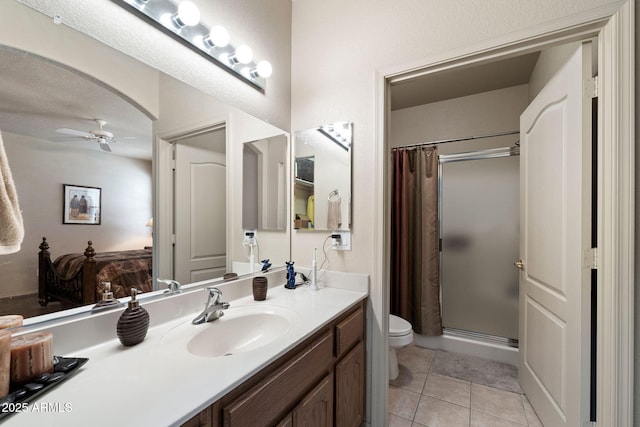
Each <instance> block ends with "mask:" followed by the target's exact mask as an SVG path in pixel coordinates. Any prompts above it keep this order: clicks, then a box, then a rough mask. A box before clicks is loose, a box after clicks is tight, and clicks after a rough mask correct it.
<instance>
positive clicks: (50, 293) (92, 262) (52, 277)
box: [38, 237, 153, 306]
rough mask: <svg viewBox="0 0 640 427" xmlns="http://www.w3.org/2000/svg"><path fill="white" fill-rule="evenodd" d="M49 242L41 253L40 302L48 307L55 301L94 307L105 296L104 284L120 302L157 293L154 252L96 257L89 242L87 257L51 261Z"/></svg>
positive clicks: (41, 249)
mask: <svg viewBox="0 0 640 427" xmlns="http://www.w3.org/2000/svg"><path fill="white" fill-rule="evenodd" d="M49 249H50V247H49V243H48V242H47V238H46V237H43V238H42V243H41V244H40V252H38V267H39V269H38V272H39V273H38V301H39V303H40V305H42V306H46V305H47V304H48V303H49V302H51V301H64V302H68V303H72V304H75V305H85V304H93V303H95V302H97V301H98V300H99V299H100V298H101V294H102V293H103V292H104V289H105V286H104V282H111V290H112V292H113V293H114V296H115V297H116V298H124V297H127V296H130V295H131V288H136V289H138V291H139V292H149V291H151V290H152V289H153V279H152V269H151V259H152V251H151V249H150V248H145V249H135V250H127V251H117V252H103V253H96V251H95V249H94V248H93V243H92V242H91V241H89V242H88V246H87V248H86V249H85V250H84V253H82V254H79V253H73V254H65V255H61V256H58V257H57V258H56V259H55V261H52V260H51V252H50V251H49Z"/></svg>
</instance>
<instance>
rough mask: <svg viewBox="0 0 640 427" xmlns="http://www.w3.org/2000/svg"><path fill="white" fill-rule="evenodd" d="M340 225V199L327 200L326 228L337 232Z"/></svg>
mask: <svg viewBox="0 0 640 427" xmlns="http://www.w3.org/2000/svg"><path fill="white" fill-rule="evenodd" d="M340 224H342V218H341V217H340V198H337V199H331V198H330V199H329V208H328V209H327V228H328V229H329V230H338V229H339V228H340Z"/></svg>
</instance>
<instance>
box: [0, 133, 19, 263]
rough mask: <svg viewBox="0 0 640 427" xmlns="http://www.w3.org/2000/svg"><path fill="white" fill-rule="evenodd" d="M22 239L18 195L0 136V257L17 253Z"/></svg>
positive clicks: (0, 135)
mask: <svg viewBox="0 0 640 427" xmlns="http://www.w3.org/2000/svg"><path fill="white" fill-rule="evenodd" d="M23 238H24V226H23V223H22V213H21V212H20V206H19V205H18V194H17V193H16V188H15V186H14V184H13V178H12V177H11V170H10V169H9V161H8V160H7V155H6V153H5V151H4V144H3V143H2V134H0V255H4V254H12V253H15V252H18V251H19V250H20V245H21V244H22V239H23Z"/></svg>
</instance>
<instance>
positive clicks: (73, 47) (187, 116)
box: [0, 2, 289, 323]
mask: <svg viewBox="0 0 640 427" xmlns="http://www.w3.org/2000/svg"><path fill="white" fill-rule="evenodd" d="M2 8H3V10H4V9H11V10H10V12H11V16H12V17H14V18H15V19H17V18H16V17H17V16H18V15H19V17H20V22H22V23H25V22H27V23H29V24H30V25H27V26H26V27H25V28H28V29H26V30H25V31H28V32H29V37H23V38H21V39H20V42H21V48H20V49H18V48H17V47H15V46H13V45H11V43H12V42H13V41H14V39H15V38H11V37H9V38H3V39H2V40H9V42H8V43H9V45H4V44H3V42H0V73H2V79H0V135H1V136H2V139H3V141H4V144H3V145H4V147H5V150H6V152H7V157H8V160H9V165H10V168H11V170H12V173H13V178H14V182H15V185H16V190H17V192H18V198H19V202H20V208H21V210H22V212H23V219H24V228H25V238H24V241H23V244H22V249H21V251H19V252H17V253H15V254H10V255H3V256H1V257H0V275H2V277H3V286H2V289H0V315H1V314H9V313H11V314H22V315H24V316H25V317H32V316H38V315H41V314H45V313H50V312H52V311H60V310H65V309H67V308H71V307H74V306H77V305H79V304H85V305H86V307H87V309H88V308H89V307H91V306H92V305H93V303H94V301H95V297H96V296H99V294H100V289H98V291H97V292H96V289H97V288H98V287H99V286H102V282H103V281H105V282H106V281H111V282H112V290H114V291H118V292H124V294H128V288H129V286H130V285H127V283H129V282H126V281H124V279H123V278H122V276H129V279H131V276H138V277H134V278H133V280H144V281H145V283H146V284H147V285H149V288H148V289H154V290H155V289H158V288H159V286H158V284H157V283H156V282H155V279H156V278H158V277H159V276H160V277H162V278H167V279H168V278H173V277H174V271H173V265H174V263H175V262H176V261H174V259H173V243H172V242H171V240H170V239H171V235H172V234H175V232H174V230H173V217H172V214H167V212H173V202H172V201H167V200H166V199H162V198H160V197H159V194H158V188H165V187H163V186H161V185H159V180H160V179H161V178H162V176H164V175H163V174H161V173H160V172H159V170H158V162H156V160H157V157H158V145H157V144H158V143H157V142H156V143H155V144H156V145H155V146H153V148H152V145H153V142H154V141H158V139H157V138H158V137H159V136H162V135H165V136H166V135H178V134H181V133H182V134H184V132H185V131H187V130H191V129H196V128H202V127H203V123H205V122H206V123H207V124H212V123H219V122H222V123H224V122H226V120H227V119H228V118H229V117H231V116H232V115H233V116H234V120H235V122H237V123H240V125H239V126H238V129H234V128H233V127H232V126H227V128H226V130H223V131H222V133H223V134H225V142H224V143H223V144H224V145H226V146H227V149H228V147H229V146H234V141H236V140H237V141H238V142H237V143H236V144H238V145H240V146H241V145H242V142H244V141H246V140H247V139H243V138H236V137H235V135H236V134H240V135H241V134H242V132H241V131H240V130H239V128H240V127H242V130H243V131H244V129H262V126H263V124H264V122H262V121H261V120H258V119H256V118H254V117H251V116H249V115H248V114H245V113H243V112H241V111H239V110H237V109H234V108H233V107H230V106H228V105H225V104H223V103H221V102H219V101H217V100H215V99H214V98H213V97H211V96H209V95H206V94H204V93H202V92H200V91H198V90H196V89H194V88H192V87H190V86H187V85H185V84H184V83H181V82H178V81H177V80H175V79H173V78H171V77H169V76H167V75H164V74H162V73H160V72H159V71H157V70H155V69H153V68H150V67H148V66H146V65H144V64H142V63H140V62H138V61H137V60H135V59H133V58H130V57H128V56H126V55H123V54H122V53H120V52H118V51H116V50H114V49H112V48H110V47H108V46H105V45H103V44H101V43H99V42H97V41H96V40H94V39H92V38H89V37H87V36H86V35H84V34H82V33H79V32H76V31H75V30H72V29H70V28H69V27H66V26H64V25H63V26H56V25H54V24H53V23H51V21H50V19H48V18H47V17H46V16H44V15H41V14H39V13H37V12H35V11H33V10H32V9H30V8H29V7H27V6H24V5H20V4H19V3H13V2H12V3H9V4H6V5H5V4H3V6H2ZM2 31H3V30H2V29H0V35H2ZM38 40H48V41H51V43H52V44H51V45H50V46H49V45H48V46H49V48H47V49H44V50H43V49H42V48H41V46H40V43H38ZM51 46H55V48H51ZM33 52H39V53H40V54H42V55H46V56H47V58H44V57H42V56H39V54H36V53H33ZM43 52H45V53H43ZM96 58H100V61H96ZM187 90H188V93H185V91H187ZM203 111H204V112H205V114H208V117H207V118H206V120H205V119H203V116H202V113H203ZM96 119H102V120H105V121H106V122H107V123H106V124H105V125H103V128H104V129H103V130H104V131H106V132H109V133H112V134H113V136H114V137H113V140H110V141H109V145H110V148H111V152H107V151H103V150H102V149H101V148H100V144H99V141H96V140H95V139H94V138H93V137H91V136H90V135H91V134H92V133H95V132H94V131H96V130H99V126H100V124H99V123H97V122H96ZM254 123H257V124H256V125H254V126H253V125H252V124H254ZM57 130H64V131H61V132H56V131H57ZM276 133H280V134H283V132H282V131H281V130H277V129H275V128H273V126H270V127H269V132H268V133H267V134H266V135H260V134H259V131H255V132H254V134H253V135H252V140H258V139H261V138H263V137H270V136H273V135H275V134H276ZM85 136H87V137H88V139H87V138H85ZM167 145H171V144H170V143H167ZM152 154H153V155H152ZM226 157H227V159H229V156H228V153H227V155H226ZM233 158H234V159H237V160H235V162H236V163H237V166H236V167H235V169H236V170H240V169H241V168H240V166H241V165H240V161H241V160H240V156H234V157H233ZM169 163H170V162H169ZM164 166H166V165H165V164H163V167H164ZM233 169H234V168H233V164H231V163H229V165H228V168H227V173H226V174H225V175H226V176H227V177H229V181H228V182H227V183H226V187H227V188H225V191H226V190H227V189H228V188H229V186H233V185H234V182H240V180H239V179H238V178H237V177H236V176H235V172H231V171H232V170H233ZM166 173H167V174H169V175H170V174H171V173H172V172H171V170H170V168H168V169H167V172H166ZM161 175H162V176H161ZM63 184H71V185H74V186H87V187H96V188H100V190H101V196H102V204H101V222H100V224H99V225H89V224H64V223H63V206H64V200H63ZM171 185H172V184H171ZM235 186H236V187H237V186H239V184H235ZM154 191H155V192H154ZM236 193H239V191H236ZM225 199H226V202H227V203H225ZM208 200H209V201H210V202H211V203H212V204H215V207H216V209H218V211H220V210H221V211H222V213H223V216H226V221H227V224H226V227H225V230H224V232H223V234H225V235H227V236H230V235H234V234H235V233H238V234H240V233H241V232H242V230H241V224H240V223H239V221H237V223H236V222H234V221H233V217H234V210H235V211H236V212H237V214H236V215H235V216H240V215H239V212H240V210H239V209H237V208H236V207H235V205H234V204H233V203H229V202H230V201H233V198H229V197H226V196H225V195H224V194H222V195H211V194H209V195H208ZM151 224H152V225H153V228H151V227H149V226H148V225H151ZM236 230H237V231H236ZM160 235H162V236H163V239H160ZM45 236H46V238H47V244H48V246H49V249H48V252H50V257H51V260H52V261H54V262H55V260H56V259H57V258H58V257H59V256H62V255H66V254H72V253H76V254H81V256H82V258H84V255H83V252H85V249H87V242H88V241H89V240H91V241H92V242H93V244H92V247H93V249H94V250H95V253H96V254H97V255H96V259H97V256H98V255H100V254H104V253H105V252H112V251H129V250H137V251H143V252H145V253H146V254H148V253H150V252H153V278H152V279H151V278H149V277H148V272H146V274H147V276H144V275H143V274H142V273H141V272H140V271H134V270H132V268H131V266H130V265H125V264H120V265H118V266H112V267H111V269H112V270H115V273H116V276H118V277H119V278H117V279H113V276H100V274H99V273H98V274H97V275H96V278H95V279H94V281H95V283H97V284H95V285H94V288H92V289H91V290H89V291H87V292H84V290H83V292H82V294H83V295H82V297H80V298H79V295H80V293H79V292H80V290H79V289H78V287H77V286H78V285H77V284H76V285H73V286H76V287H75V288H73V289H72V290H71V291H70V294H73V295H72V298H71V297H69V295H52V296H51V297H50V298H49V297H47V305H46V307H43V306H41V305H40V304H39V302H38V292H39V289H38V288H39V286H38V277H39V275H40V273H41V271H40V270H41V269H42V268H41V267H40V265H41V264H39V262H38V248H39V245H40V244H41V243H42V238H43V237H45ZM167 236H168V237H167ZM283 237H285V238H280V239H277V240H276V239H274V244H273V245H272V246H270V247H268V250H269V254H271V253H273V255H274V257H275V258H281V259H283V260H286V259H289V249H288V248H289V242H288V234H286V235H285V236H283ZM177 238H178V237H176V239H177ZM231 240H233V242H230V241H229V240H227V243H226V245H225V244H224V243H222V245H221V246H222V247H224V246H226V253H227V254H234V256H235V255H237V253H238V252H241V250H240V251H238V250H235V249H234V245H236V246H237V245H239V244H240V240H239V239H235V238H234V239H231ZM270 243H271V242H270ZM274 248H277V249H278V250H279V252H278V251H276V250H275V249H274ZM147 256H148V255H147ZM242 259H244V256H243V257H242ZM158 260H160V261H159V262H158ZM233 260H234V258H233V256H227V257H226V259H225V261H224V264H225V266H223V267H219V269H220V272H222V271H223V270H227V271H229V270H230V269H231V267H230V266H231V264H232V262H233ZM130 261H131V260H130V259H128V258H127V260H125V262H130ZM178 263H181V262H180V261H178ZM160 266H162V267H164V266H170V268H169V271H168V272H167V271H165V270H162V269H160ZM75 268H76V267H70V269H71V270H74V269H75ZM71 270H70V271H71ZM165 273H167V274H165ZM69 274H70V273H69ZM105 274H106V273H105ZM141 276H142V277H141ZM191 279H193V277H191V278H190V279H187V280H186V281H187V282H189V281H191ZM196 279H197V277H196ZM183 284H184V283H183ZM138 286H140V285H139V284H138ZM160 293H161V292H160ZM121 294H122V293H121ZM61 296H64V297H69V298H64V299H63V298H60V297H61ZM85 297H87V298H91V299H92V300H91V302H88V301H89V300H85ZM87 304H89V305H87ZM76 311H77V310H76ZM62 314H64V313H60V315H62ZM56 316H59V315H58V314H56V315H55V316H52V315H49V316H45V317H42V318H39V319H42V320H45V319H46V320H49V319H52V318H55V317H56ZM37 321H39V320H38V319H35V320H34V321H33V322H30V323H35V322H37Z"/></svg>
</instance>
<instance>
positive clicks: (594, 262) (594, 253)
mask: <svg viewBox="0 0 640 427" xmlns="http://www.w3.org/2000/svg"><path fill="white" fill-rule="evenodd" d="M584 267H585V268H590V269H592V270H596V269H597V268H598V248H589V249H586V250H585V251H584Z"/></svg>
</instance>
